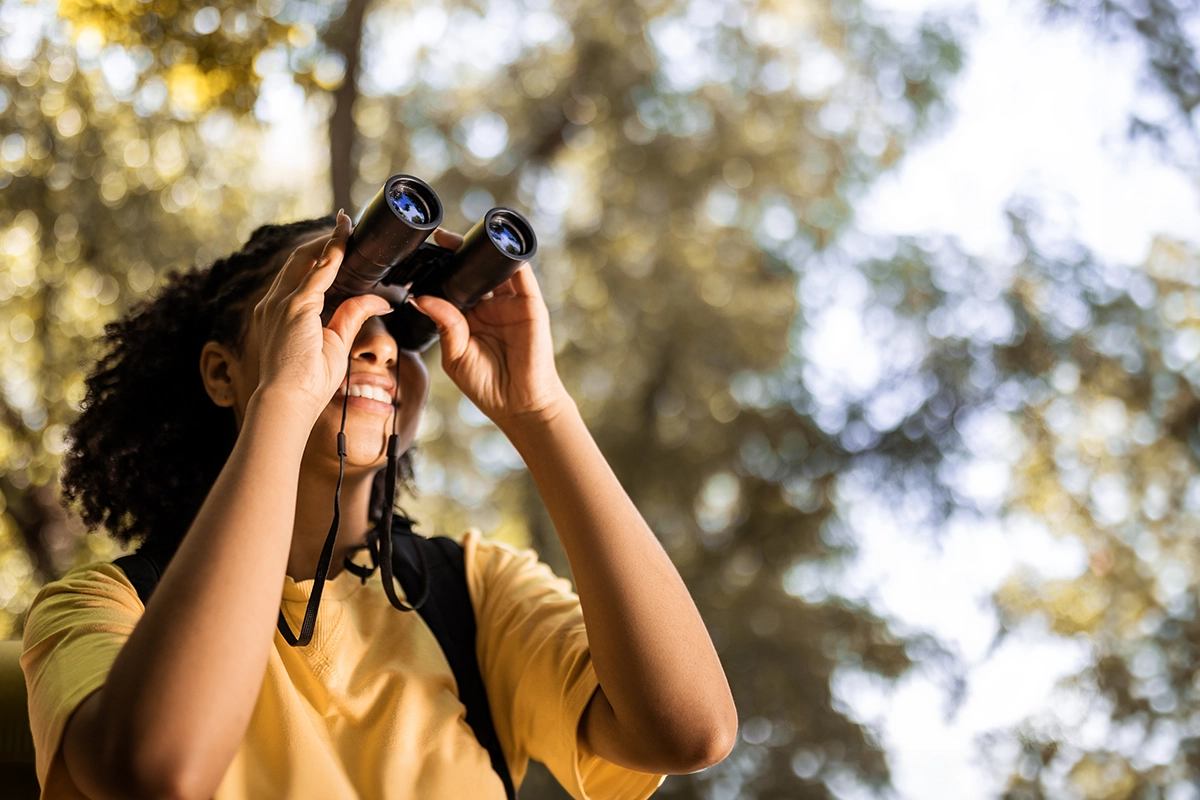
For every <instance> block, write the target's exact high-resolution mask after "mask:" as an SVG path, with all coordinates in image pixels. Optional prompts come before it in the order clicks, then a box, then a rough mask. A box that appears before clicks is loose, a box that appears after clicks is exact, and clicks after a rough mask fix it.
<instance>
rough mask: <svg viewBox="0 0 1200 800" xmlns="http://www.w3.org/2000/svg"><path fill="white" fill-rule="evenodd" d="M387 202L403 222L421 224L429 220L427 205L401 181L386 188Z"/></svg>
mask: <svg viewBox="0 0 1200 800" xmlns="http://www.w3.org/2000/svg"><path fill="white" fill-rule="evenodd" d="M388 204H389V205H390V206H391V207H392V208H394V209H395V210H396V213H397V214H399V215H400V216H401V217H402V218H403V219H404V221H405V222H408V223H410V224H412V225H423V224H425V223H426V222H428V221H429V206H428V205H426V204H425V201H424V200H422V199H421V196H420V195H418V194H417V193H416V192H414V191H412V190H411V189H409V188H408V187H407V186H405V185H404V184H403V183H396V184H394V185H393V186H392V187H391V188H390V189H388Z"/></svg>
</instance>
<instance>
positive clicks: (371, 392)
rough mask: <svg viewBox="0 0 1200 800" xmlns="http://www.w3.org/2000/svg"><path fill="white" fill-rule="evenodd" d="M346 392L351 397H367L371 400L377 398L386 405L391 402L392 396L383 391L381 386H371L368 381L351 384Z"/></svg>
mask: <svg viewBox="0 0 1200 800" xmlns="http://www.w3.org/2000/svg"><path fill="white" fill-rule="evenodd" d="M346 394H348V395H350V396H351V397H367V398H370V399H371V400H378V401H379V402H381V403H387V404H388V405H391V403H392V396H391V395H390V394H388V393H387V392H386V391H384V389H383V387H381V386H372V385H370V384H368V383H356V384H353V385H352V386H351V387H350V389H349V391H347V392H346Z"/></svg>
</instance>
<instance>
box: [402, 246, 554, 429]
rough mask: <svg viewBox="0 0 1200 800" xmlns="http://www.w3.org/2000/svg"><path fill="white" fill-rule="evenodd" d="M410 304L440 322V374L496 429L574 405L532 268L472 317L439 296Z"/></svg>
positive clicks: (494, 294) (416, 299)
mask: <svg viewBox="0 0 1200 800" xmlns="http://www.w3.org/2000/svg"><path fill="white" fill-rule="evenodd" d="M434 239H435V240H436V242H437V243H438V244H439V245H441V246H442V247H448V248H451V249H456V248H457V247H458V245H459V244H460V243H461V242H462V237H461V236H459V235H457V234H453V233H449V232H447V231H443V230H441V229H439V230H437V231H436V232H435V233H434ZM411 302H412V303H413V305H415V306H417V308H418V309H419V310H420V311H421V312H423V313H424V314H426V315H427V316H428V317H429V318H430V319H432V320H433V322H434V323H435V324H436V325H437V329H438V335H439V336H440V337H441V342H442V369H443V370H445V372H446V374H447V375H448V376H450V379H451V380H452V381H454V383H455V385H456V386H458V388H459V389H460V390H462V393H463V394H465V395H466V396H467V398H468V399H469V400H470V401H471V402H472V403H474V404H475V405H476V406H477V407H478V408H479V410H480V411H482V412H483V413H484V414H486V415H487V416H488V418H489V419H491V420H492V421H493V422H495V423H496V424H497V425H499V426H501V427H502V428H503V427H504V426H505V424H506V423H509V422H515V421H518V420H522V419H525V420H536V419H537V418H538V417H539V416H546V417H549V416H552V415H553V414H555V413H557V410H558V408H559V407H560V404H561V403H563V402H564V401H565V402H567V403H570V402H572V401H571V398H570V395H568V394H567V391H566V389H565V388H564V387H563V384H562V380H561V379H560V378H559V376H558V370H557V369H556V368H555V366H554V346H553V343H552V342H551V340H550V314H549V312H548V311H547V310H546V303H545V301H544V300H543V299H542V293H541V290H540V289H539V288H538V284H537V279H536V278H535V277H534V275H533V270H532V269H531V268H530V266H529V264H523V265H521V268H520V269H519V270H517V272H516V274H515V275H513V276H512V277H511V278H509V279H508V280H507V281H505V282H504V283H502V284H500V286H498V287H496V289H495V291H493V292H492V296H491V297H490V298H487V299H485V300H481V301H480V302H479V304H478V305H476V306H475V307H474V308H472V309H470V310H469V311H467V313H466V314H463V313H462V312H460V311H459V310H458V308H456V307H455V306H454V304H452V303H449V302H447V301H446V300H443V299H441V298H439V297H429V296H424V295H422V296H420V297H413V298H412V299H411Z"/></svg>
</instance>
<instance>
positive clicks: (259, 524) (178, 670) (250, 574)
mask: <svg viewBox="0 0 1200 800" xmlns="http://www.w3.org/2000/svg"><path fill="white" fill-rule="evenodd" d="M307 435H308V430H307V428H305V419H304V418H303V417H302V415H299V414H297V413H296V412H294V411H293V409H292V407H291V406H290V405H289V404H288V403H287V401H286V399H284V398H279V397H273V396H270V395H267V396H262V395H261V393H260V395H256V396H255V397H254V398H253V399H252V400H251V401H250V405H249V406H248V408H247V415H246V420H245V424H244V425H243V428H242V431H241V433H240V435H239V437H238V440H237V443H236V444H235V446H234V448H233V452H232V453H231V455H230V457H229V460H228V461H227V462H226V464H225V467H224V469H222V471H221V473H220V476H219V477H218V478H217V480H216V482H215V484H214V485H213V487H212V490H211V491H210V493H209V495H208V497H207V498H206V499H205V501H204V504H203V505H202V506H201V509H200V511H199V513H198V515H197V516H196V519H195V521H194V522H193V523H192V525H191V527H190V528H189V530H188V533H187V535H186V536H185V537H184V539H183V542H182V544H181V545H180V547H179V551H178V553H177V554H176V556H175V558H174V559H173V561H172V563H171V566H170V567H169V568H168V569H167V570H166V571H165V572H164V574H163V576H162V580H161V582H160V583H159V585H158V587H157V589H156V590H155V593H154V596H153V598H152V600H151V601H150V603H149V604H148V606H147V608H146V612H145V615H144V616H143V617H142V619H141V620H140V621H139V623H138V625H137V627H136V628H135V629H134V631H133V633H132V635H131V636H130V637H129V640H128V641H127V642H126V644H125V646H124V647H123V648H122V650H121V653H120V655H119V656H118V658H117V660H116V662H115V663H114V664H113V668H112V670H111V672H110V673H109V676H108V680H107V682H106V683H105V685H104V687H103V689H101V690H100V692H99V693H98V695H97V697H95V698H92V699H93V700H97V699H98V702H96V703H94V704H93V705H92V708H93V709H94V711H95V713H94V715H93V716H92V718H91V719H89V720H79V722H80V723H81V727H80V728H79V729H78V730H76V731H74V732H72V731H70V730H69V731H68V734H69V735H68V740H67V742H66V744H65V745H64V747H65V748H66V754H67V759H68V762H67V763H68V767H69V768H70V769H71V771H72V775H73V776H75V778H76V781H77V782H78V783H80V785H81V787H83V786H84V783H85V782H87V783H95V784H96V785H95V788H97V789H104V788H107V787H106V786H105V785H104V784H108V786H112V784H110V783H109V781H110V780H114V779H115V780H116V781H118V782H120V781H123V780H128V779H131V778H132V779H135V780H136V781H138V782H139V783H142V784H147V783H148V784H150V785H152V786H153V785H156V784H159V783H166V784H167V786H165V787H163V788H166V789H169V790H170V791H172V792H175V791H180V790H181V789H182V790H183V791H182V793H183V794H184V795H185V796H190V795H193V794H194V795H196V796H203V797H207V796H211V794H212V792H213V791H214V790H215V789H216V786H217V784H218V783H219V781H220V779H221V777H222V775H223V774H224V772H225V769H226V768H227V767H228V764H229V762H230V760H232V758H233V756H234V754H235V753H236V751H237V747H238V746H239V744H240V742H241V739H242V737H243V735H244V733H245V729H246V726H247V724H248V722H249V718H250V714H251V711H252V710H253V707H254V703H255V700H256V698H257V695H258V691H259V689H260V687H261V683H262V678H263V674H264V672H265V669H266V662H267V657H268V654H269V652H270V648H271V644H272V638H273V637H272V632H273V630H274V627H275V621H276V618H277V614H278V608H279V597H280V589H281V587H282V584H283V578H284V574H285V569H286V564H287V558H288V552H289V547H290V542H291V533H292V526H293V522H294V520H293V515H294V509H295V501H296V484H297V476H298V473H299V465H300V458H301V455H302V453H303V448H304V443H305V440H306V439H307ZM179 455H180V457H181V458H186V457H187V454H186V453H180V454H179ZM75 722H76V721H75V720H73V721H72V726H74V725H75ZM72 740H74V743H75V744H76V745H79V746H77V747H74V746H72ZM96 742H105V743H108V744H107V745H106V748H107V752H106V753H105V755H104V757H98V756H97V755H95V751H94V750H92V751H91V752H90V753H89V751H88V748H94V746H95V743H96ZM98 758H99V759H100V761H99V763H97V759H98ZM81 760H83V761H86V762H87V763H85V764H80V763H79V762H80V761H81ZM80 766H82V767H83V769H82V770H79V769H77V767H80ZM80 771H82V772H83V773H84V774H83V775H79V774H78V773H79V772H80ZM114 772H118V773H121V772H128V773H132V774H127V775H114V774H113V773H114ZM80 778H85V779H86V778H90V779H91V780H85V781H80ZM84 788H85V791H86V789H87V787H84Z"/></svg>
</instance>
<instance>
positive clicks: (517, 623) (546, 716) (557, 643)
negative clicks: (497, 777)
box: [463, 531, 665, 800]
mask: <svg viewBox="0 0 1200 800" xmlns="http://www.w3.org/2000/svg"><path fill="white" fill-rule="evenodd" d="M463 549H464V551H465V555H466V572H467V581H468V584H469V587H470V591H471V600H472V603H473V605H474V608H475V619H476V624H477V626H478V631H477V634H476V648H477V650H478V655H479V669H480V672H481V673H482V675H483V681H484V684H485V685H486V687H487V692H488V704H489V705H490V706H491V710H492V718H493V721H494V723H495V726H496V735H497V736H498V737H499V739H500V744H501V746H502V747H503V748H504V752H505V755H506V756H507V757H508V762H509V764H510V765H511V767H512V772H513V781H514V783H516V784H517V785H519V784H520V781H521V779H522V778H523V777H524V774H525V768H526V765H527V763H528V758H530V757H532V758H535V759H537V760H538V761H541V762H542V763H543V764H545V765H546V767H547V768H548V769H549V770H550V772H551V773H552V774H553V775H554V777H555V778H557V779H558V782H559V783H561V784H562V785H563V787H564V788H565V789H566V790H567V791H568V792H569V793H570V794H571V796H572V797H574V798H576V800H588V799H589V798H595V799H596V800H609V798H612V799H613V800H617V799H620V800H626V799H627V800H638V799H640V798H645V797H649V796H650V795H652V794H654V792H655V790H656V789H657V788H658V787H659V785H660V784H661V783H662V782H663V779H664V777H665V776H663V775H650V774H647V773H644V772H636V771H634V770H631V769H626V768H625V767H621V766H618V765H616V764H613V763H612V762H610V761H606V760H605V759H603V758H601V757H600V756H598V755H596V754H595V753H592V752H591V751H590V750H588V749H587V748H585V747H583V746H582V745H581V744H580V742H579V733H578V732H579V719H580V717H581V716H582V715H583V710H584V708H585V707H586V706H587V704H588V701H589V700H591V698H592V695H593V694H595V692H596V688H597V687H598V686H599V685H600V683H599V681H598V680H597V679H596V672H595V670H594V669H593V668H592V659H591V653H590V651H589V649H588V640H587V631H586V630H585V628H584V625H583V612H582V611H581V610H580V607H579V597H578V596H577V595H576V594H575V593H574V592H572V591H571V586H570V583H569V582H568V581H566V580H564V579H562V578H558V577H556V576H555V575H554V573H553V572H551V570H550V568H549V567H548V566H546V565H545V564H543V563H541V562H540V561H538V558H537V555H536V554H535V553H534V552H533V551H532V550H525V551H523V552H518V551H516V550H514V549H513V548H511V547H508V546H507V545H504V544H501V543H499V542H495V541H492V540H488V539H482V538H481V537H480V536H479V534H478V533H477V532H475V531H471V532H469V533H468V534H467V535H466V538H465V539H464V540H463Z"/></svg>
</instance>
